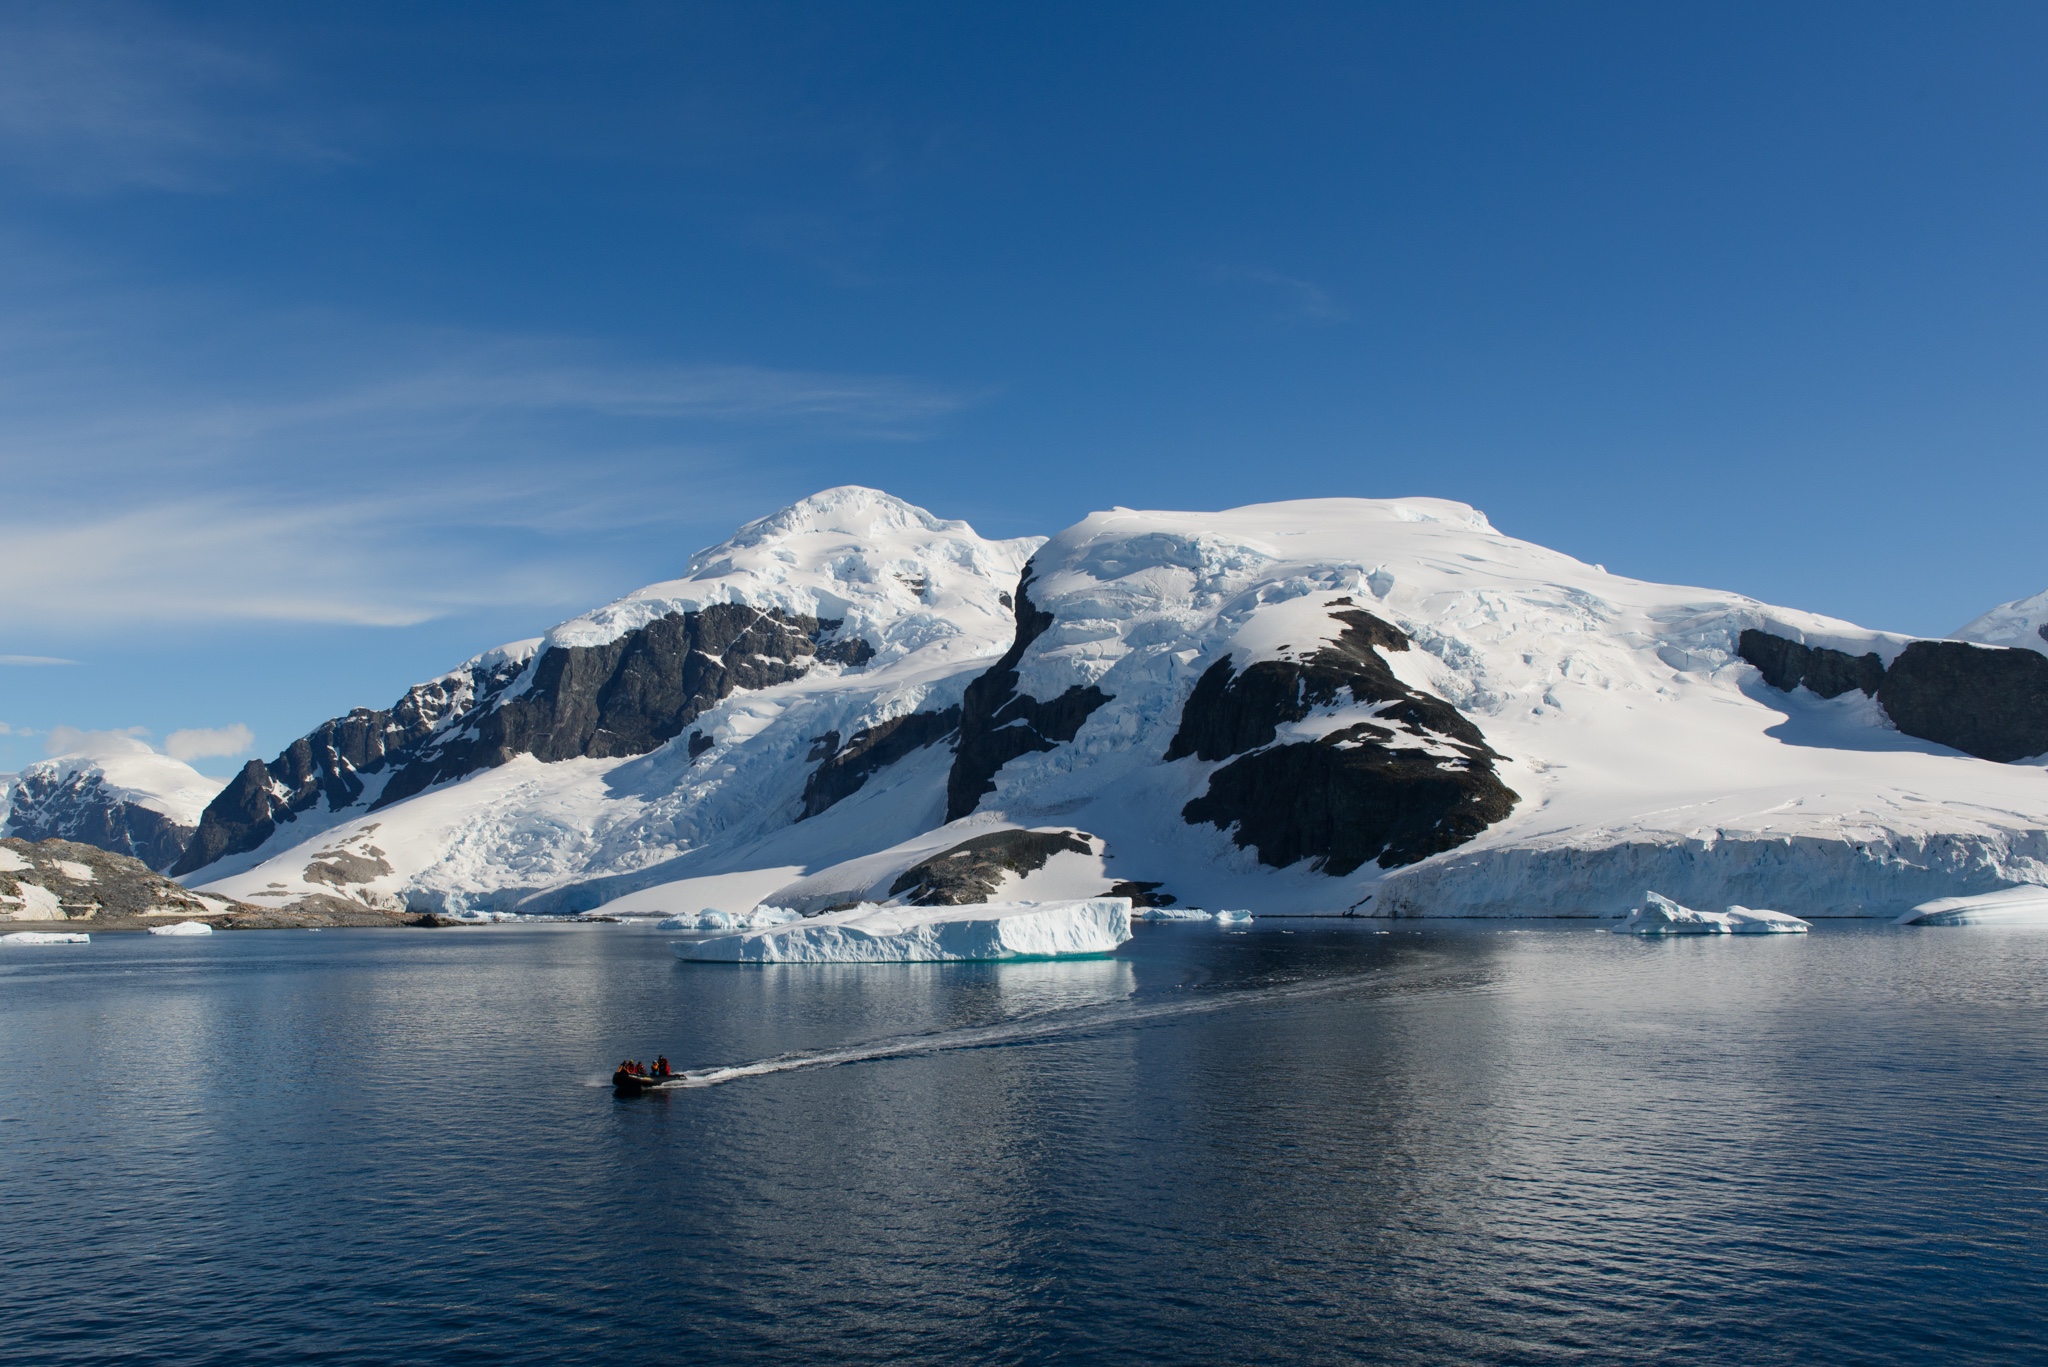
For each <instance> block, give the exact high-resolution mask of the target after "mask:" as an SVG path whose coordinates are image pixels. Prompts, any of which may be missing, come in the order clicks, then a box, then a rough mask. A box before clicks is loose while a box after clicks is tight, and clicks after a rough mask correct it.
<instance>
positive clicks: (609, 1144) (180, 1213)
mask: <svg viewBox="0 0 2048 1367" xmlns="http://www.w3.org/2000/svg"><path fill="white" fill-rule="evenodd" d="M1404 929H1405V928H1404ZM1283 930H1292V931H1294V933H1293V934H1284V935H1283V934H1282V933H1281V932H1282V931H1283ZM665 938H666V937H663V936H661V935H659V934H656V933H652V932H642V931H637V930H634V929H631V928H619V927H572V928H546V927H523V926H521V927H492V928H488V929H481V930H462V931H448V932H440V933H434V934H427V933H420V934H416V935H414V934H405V935H401V934H396V933H381V932H360V933H352V934H351V933H341V932H334V933H329V934H325V935H320V936H293V935H289V934H282V933H280V934H242V935H233V936H216V937H212V938H211V939H210V940H208V941H203V942H199V943H197V944H194V945H189V946H186V945H175V946H162V945H160V944H158V943H140V942H135V941H127V942H123V941H119V940H114V939H111V938H110V939H109V940H108V941H107V943H106V944H105V945H104V947H103V946H102V944H100V943H98V942H96V943H95V945H94V946H92V947H91V949H92V953H91V955H89V956H81V957H78V958H74V959H67V960H65V961H62V962H61V963H59V962H58V961H55V960H43V961H39V963H38V964H37V966H34V967H31V968H24V967H19V966H17V963H16V962H15V961H10V962H9V963H8V964H6V965H4V966H0V1046H4V1047H5V1048H6V1050H7V1057H8V1059H9V1060H10V1062H9V1065H8V1067H7V1068H6V1069H4V1070H0V1132H4V1136H5V1139H4V1143H5V1151H6V1152H7V1153H8V1154H9V1157H10V1168H9V1175H8V1180H7V1182H6V1183H4V1184H0V1315H4V1316H5V1317H6V1318H5V1320H4V1322H5V1323H6V1324H8V1325H9V1326H10V1328H9V1329H8V1331H7V1338H8V1339H9V1340H10V1341H9V1342H7V1343H6V1345H5V1346H6V1347H7V1348H8V1349H10V1350H12V1351H14V1352H15V1353H17V1354H19V1355H22V1356H25V1357H29V1358H33V1359H36V1360H40V1361H49V1362H65V1361H81V1362H82V1361H95V1360H100V1359H102V1358H104V1357H105V1356H106V1355H107V1353H106V1349H107V1346H108V1345H109V1344H110V1343H113V1344H118V1345H119V1346H120V1347H121V1348H122V1349H124V1350H125V1351H127V1352H130V1353H132V1354H134V1355H136V1356H138V1357H142V1358H150V1357H154V1358H158V1359H166V1360H171V1359H174V1360H179V1361H200V1362H204V1361H221V1362H230V1361H245V1360H248V1359H249V1358H251V1357H292V1356H303V1355H319V1354H325V1355H328V1356H333V1357H338V1358H341V1359H344V1360H346V1359H351V1358H353V1359H357V1360H378V1359H382V1360H394V1359H400V1358H402V1359H404V1360H408V1361H422V1362H441V1361H448V1362H454V1361H458V1360H459V1361H471V1360H475V1359H476V1358H477V1357H503V1358H516V1359H542V1358H545V1359H546V1360H549V1361H565V1362H584V1361H588V1362H607V1363H611V1362H622V1361H669V1360H675V1359H677V1358H686V1359H690V1360H704V1361H748V1360H770V1361H786V1360H790V1359H791V1358H805V1359H816V1360H836V1361H900V1360H905V1359H924V1360H932V1361H956V1360H961V1359H963V1358H965V1359H973V1358H983V1357H987V1358H998V1359H1002V1360H1015V1361H1033V1360H1049V1359H1063V1360H1064V1359H1076V1358H1079V1359H1087V1360H1102V1361H1130V1362H1169V1361H1170V1362H1188V1361H1217V1362H1241V1361H1256V1360H1271V1359H1274V1358H1281V1357H1285V1358H1297V1357H1298V1358H1308V1359H1338V1358H1344V1359H1356V1360H1371V1361H1390V1362H1418V1363H1419V1362H1437V1361H1444V1360H1453V1359H1455V1360H1463V1361H1478V1362H1527V1361H1544V1360H1553V1359H1571V1360H1574V1361H1585V1360H1620V1359H1635V1358H1651V1357H1663V1358H1681V1359H1684V1360H1687V1361H1698V1362H1709V1363H1716V1362H1722V1363H1736V1362H1751V1361H1761V1360H1791V1359H1801V1358H1804V1359H1825V1360H1831V1361H1853V1360H1870V1361H1876V1360H1898V1359H1900V1358H1902V1357H1905V1358H1909V1357H1915V1356H1921V1357H1940V1358H1942V1359H1943V1360H1946V1361H1984V1362H1990V1361H2001V1360H2013V1359H2015V1358H2019V1357H2024V1356H2028V1355H2029V1354H2033V1355H2038V1354H2039V1352H2040V1350H2041V1348H2042V1347H2043V1345H2042V1344H2041V1342H2040V1338H2041V1334H2040V1331H2039V1330H2038V1329H2037V1328H2036V1327H2035V1320H2034V1316H2033V1313H2032V1306H2033V1305H2034V1304H2036V1303H2037V1301H2038V1298H2039V1295H2040V1293H2041V1292H2042V1291H2043V1290H2044V1289H2048V1287H2044V1285H2043V1283H2044V1281H2048V1260H2044V1255H2043V1254H2042V1252H2041V1251H2040V1250H2041V1241H2040V1240H2039V1238H2038V1233H2039V1231H2040V1229H2041V1228H2042V1226H2043V1224H2044V1215H2048V1210H2044V1204H2048V1202H2044V1196H2043V1190H2044V1184H2043V1172H2044V1162H2048V1141H2044V1139H2043V1136H2044V1135H2048V1126H2044V1125H2043V1124H2042V1123H2041V1122H2042V1121H2043V1120H2044V1119H2048V1117H2044V1115H2043V1109H2044V1108H2043V1106H2042V1104H2041V1102H2040V1100H2039V1099H2038V1090H2037V1086H2036V1083H2037V1080H2038V1078H2039V1076H2040V1075H2041V1068H2042V1065H2043V1064H2044V1063H2048V1032H2044V1031H2043V1030H2042V1028H2041V1027H2042V1025H2043V1024H2044V1023H2048V986H2044V985H2048V937H2018V936H2006V935H1999V934H1995V933H1994V934H1989V935H1980V934H1978V933H1976V932H1967V931H1962V932H1951V931H1936V932H1918V933H1911V932H1895V931H1887V930H1878V929H1867V930H1866V929H1857V930H1838V929H1833V928H1826V929H1823V930H1822V931H1818V932H1816V933H1815V934H1813V935H1811V936H1801V937H1759V938H1756V939H1745V940H1732V939H1725V940H1724V939H1700V940H1674V941H1661V942H1658V941H1652V942H1643V941H1638V940H1634V939H1625V938H1621V937H1615V936H1608V935H1602V934H1596V933H1594V932H1592V931H1590V930H1588V929H1586V928H1583V927H1571V928H1565V929H1552V930H1543V931H1538V932H1536V933H1512V932H1511V931H1508V930H1503V929H1501V928H1498V927H1444V928H1434V927H1426V928H1423V929H1422V930H1421V931H1420V932H1419V933H1418V932H1413V931H1411V932H1409V933H1404V934H1396V935H1386V936H1379V935H1374V934H1373V933H1371V928H1370V927H1359V926H1342V925H1313V924H1304V923H1290V924H1286V925H1281V924H1275V923H1260V924H1258V925H1256V926H1255V927H1254V929H1253V933H1251V934H1249V935H1244V936H1225V935H1221V934H1219V933H1217V932H1216V930H1215V929H1214V928H1213V927H1208V928H1205V927H1197V926H1170V925H1169V926H1161V927H1148V928H1146V929H1145V930H1143V931H1142V932H1141V933H1140V936H1139V938H1138V939H1137V940H1135V941H1133V942H1132V943H1131V944H1130V945H1129V946H1127V947H1126V950H1125V952H1124V953H1122V954H1121V955H1119V956H1118V957H1116V958H1114V959H1099V960H1080V961H1066V962H1040V963H1015V964H999V965H962V964H953V965H914V966H904V965H889V966H807V965H780V966H774V967H770V968H746V967H729V966H723V965H697V964H679V963H677V962H676V961H675V960H674V959H673V958H672V957H671V956H670V955H669V954H668V953H667V951H666V947H665ZM1033 1022H1036V1024H1031V1023H1033ZM1027 1027H1028V1028H1027ZM977 1031H979V1032H983V1033H982V1034H980V1035H976V1034H975V1033H974V1032H977ZM991 1032H993V1033H991ZM1005 1032H1007V1033H1005ZM906 1036H921V1037H924V1038H926V1039H927V1040H928V1041H938V1044H936V1045H934V1046H932V1047H929V1048H925V1049H923V1050H922V1051H921V1052H909V1051H898V1052H896V1053H893V1054H891V1055H889V1056H887V1057H875V1058H870V1059H869V1060H868V1061H865V1062H856V1063H850V1064H846V1065H844V1066H831V1067H817V1068H809V1069H802V1070H798V1071H792V1072H784V1073H778V1074H773V1075H762V1076H749V1077H745V1078H741V1079H738V1080H735V1081H733V1082H731V1083H729V1084H728V1085H722V1086H715V1087H710V1088H707V1089H703V1090H699V1091H691V1092H676V1093H668V1094H661V1095H657V1096H651V1097H643V1098H637V1099H629V1100H617V1099H614V1098H613V1097H612V1096H611V1094H610V1091H609V1089H608V1088H606V1087H605V1086H603V1079H604V1076H605V1073H606V1071H607V1070H608V1069H609V1066H610V1065H611V1063H613V1062H615V1061H616V1060H617V1059H618V1058H620V1057H623V1056H626V1055H628V1054H630V1055H633V1056H636V1057H650V1056H652V1054H654V1053H655V1052H658V1051H659V1052H666V1053H667V1054H668V1055H669V1057H670V1058H671V1059H672V1060H674V1061H675V1062H676V1063H677V1064H678V1065H679V1066H685V1067H694V1066H708V1065H725V1064H735V1063H745V1062H748V1061H758V1060H763V1059H768V1058H771V1057H774V1056H776V1055H779V1054H785V1053H790V1052H798V1051H817V1050H834V1049H843V1048H845V1047H846V1046H848V1045H849V1044H860V1043H862V1042H872V1041H878V1040H889V1039H895V1038H900V1037H906ZM998 1036H1000V1037H1001V1038H1002V1039H1003V1040H1004V1041H1006V1042H1002V1043H991V1042H990V1041H991V1040H994V1039H996V1038H997V1037H998ZM960 1046H971V1047H960ZM138 1060H146V1061H147V1066H146V1067H137V1066H136V1064H137V1061H138ZM81 1285H99V1286H105V1285H119V1286H121V1287H122V1288H123V1294H122V1295H121V1296H120V1297H112V1298H85V1299H83V1300H81V1299H80V1298H78V1297H76V1296H73V1295H70V1294H68V1291H69V1289H70V1288H75V1287H78V1286H81ZM52 1306H57V1307H59V1309H58V1310H57V1311H55V1312H54V1313H53V1312H52V1310H51V1307H52Z"/></svg>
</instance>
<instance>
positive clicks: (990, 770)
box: [946, 565, 1110, 821]
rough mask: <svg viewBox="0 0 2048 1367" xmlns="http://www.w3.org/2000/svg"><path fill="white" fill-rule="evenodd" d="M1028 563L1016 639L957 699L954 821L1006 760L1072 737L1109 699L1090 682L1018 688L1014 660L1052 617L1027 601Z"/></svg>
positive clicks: (950, 807)
mask: <svg viewBox="0 0 2048 1367" xmlns="http://www.w3.org/2000/svg"><path fill="white" fill-rule="evenodd" d="M1030 588H1031V567H1030V566H1028V565H1027V566H1025V569H1024V578H1023V581H1022V582H1021V583H1019V584H1018V586H1017V595H1016V613H1017V637H1016V640H1015V641H1013V642H1012V643H1011V645H1010V648H1009V650H1007V651H1005V652H1004V654H1003V657H1002V659H1000V660H998V661H996V662H995V664H994V665H993V666H991V667H990V669H989V671H988V672H987V673H986V674H983V675H982V676H981V677H980V678H978V679H976V680H975V681H974V682H973V683H971V684H969V685H967V693H966V696H965V697H964V698H963V699H962V701H961V711H960V741H959V744H958V745H957V746H956V747H955V750H954V758H953V771H952V773H951V775H950V776H949V777H948V778H947V780H946V819H947V820H948V821H957V820H959V819H960V818H961V817H963V816H966V815H967V814H968V813H970V812H972V811H973V810H974V809H975V807H976V806H977V805H978V804H979V803H980V802H981V799H982V798H983V797H984V796H986V795H987V794H989V793H992V792H994V791H995V786H996V785H995V776H996V772H997V771H998V770H1000V769H1001V768H1002V767H1003V766H1004V765H1005V764H1008V763H1009V762H1010V761H1011V760H1013V759H1017V758H1019V757H1021V756H1023V755H1028V754H1031V753H1032V752H1033V751H1045V750H1050V749H1052V748H1053V747H1054V746H1057V745H1060V744H1062V743H1064V742H1066V741H1070V740H1072V739H1073V738H1074V737H1075V735H1076V734H1078V733H1079V732H1080V730H1081V724H1082V723H1083V722H1085V721H1087V720H1088V717H1089V715H1090V714H1091V713H1093V712H1094V711H1095V710H1096V709H1097V708H1099V707H1101V706H1102V705H1103V704H1104V703H1106V702H1108V701H1109V700H1110V697H1109V695H1108V694H1107V693H1104V692H1103V691H1102V690H1101V689H1100V688H1097V687H1095V686H1094V685H1093V684H1074V685H1072V686H1071V687H1069V688H1067V689H1066V690H1065V691H1063V692H1061V693H1060V694H1058V695H1057V696H1056V697H1053V698H1050V699H1047V700H1046V701H1044V702H1040V701H1039V700H1038V699H1037V698H1034V697H1032V696H1031V695H1030V694H1028V693H1024V692H1021V691H1019V689H1018V687H1017V680H1018V674H1017V663H1018V661H1019V660H1021V659H1022V658H1023V657H1024V652H1025V651H1026V650H1028V649H1030V647H1031V643H1032V642H1033V641H1036V640H1037V639H1038V638H1039V637H1040V636H1042V635H1043V634H1044V633H1045V630H1046V628H1048V627H1050V626H1051V625H1052V624H1053V615H1052V614H1051V613H1049V612H1045V611H1042V610H1040V609H1039V608H1038V607H1036V606H1034V605H1033V603H1032V601H1031V594H1030Z"/></svg>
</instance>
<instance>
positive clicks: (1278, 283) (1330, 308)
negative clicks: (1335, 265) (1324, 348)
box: [1211, 266, 1351, 323]
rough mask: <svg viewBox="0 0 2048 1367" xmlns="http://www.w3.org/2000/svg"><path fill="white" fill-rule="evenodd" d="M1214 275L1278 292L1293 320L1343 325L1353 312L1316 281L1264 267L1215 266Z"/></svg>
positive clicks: (1221, 278)
mask: <svg viewBox="0 0 2048 1367" xmlns="http://www.w3.org/2000/svg"><path fill="white" fill-rule="evenodd" d="M1211 273H1212V274H1213V275H1214V276H1215V278H1216V279H1218V280H1230V281H1243V282H1245V283H1247V284H1253V285H1262V286H1265V287H1266V288H1267V289H1269V290H1272V291H1275V292H1277V293H1278V294H1279V296H1280V298H1281V299H1282V301H1283V302H1284V306H1285V311H1286V316H1288V317H1290V318H1294V319H1299V320H1302V321H1305V322H1315V323H1343V322H1348V321H1349V320H1350V318H1351V310H1349V309H1347V308H1345V307H1344V306H1343V305H1342V304H1341V303H1339V302H1338V301H1337V299H1336V297H1335V296H1334V295H1332V294H1331V293H1330V292H1329V291H1328V290H1326V289H1324V288H1323V287H1322V286H1321V285H1318V284H1317V283H1315V281H1313V280H1303V279H1300V278H1299V277H1296V276H1292V275H1282V274H1281V273H1280V272H1279V271H1276V270H1270V269H1268V268H1267V267H1264V266H1216V267H1213V268H1212V271H1211Z"/></svg>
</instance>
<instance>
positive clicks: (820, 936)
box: [675, 897, 1131, 964]
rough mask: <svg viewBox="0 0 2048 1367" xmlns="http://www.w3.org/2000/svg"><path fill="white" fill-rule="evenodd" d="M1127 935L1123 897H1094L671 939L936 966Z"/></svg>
mask: <svg viewBox="0 0 2048 1367" xmlns="http://www.w3.org/2000/svg"><path fill="white" fill-rule="evenodd" d="M1130 938H1131V904H1130V900H1129V899H1128V898H1123V897H1098V898H1091V899H1088V900H1084V901H1071V902H1007V903H1003V902H997V903H980V904H977V905H973V906H959V907H877V906H872V905H864V906H858V907H852V908H849V909H847V910H845V911H837V912H828V913H826V914H824V915H822V916H816V917H812V918H810V919H807V920H802V921H795V922H791V923H789V924H787V925H780V926H773V927H770V928H769V929H766V930H750V931H748V932H746V933H745V934H742V935H725V936H720V937H718V938H716V939H711V940H695V941H692V940H678V941H676V943H675V953H676V957H677V958H680V959H689V960H693V961H696V962H701V963H753V964H872V963H905V964H908V963H939V962H946V961H983V960H991V959H1058V958H1068V957H1072V956H1075V955H1084V954H1107V953H1109V952H1111V951H1112V950H1114V949H1115V948H1116V947H1117V946H1118V945H1120V944H1122V943H1123V942H1124V941H1126V940H1128V939H1130Z"/></svg>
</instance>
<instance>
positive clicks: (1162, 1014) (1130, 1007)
mask: <svg viewBox="0 0 2048 1367" xmlns="http://www.w3.org/2000/svg"><path fill="white" fill-rule="evenodd" d="M1409 976H1411V975H1410V974H1406V973H1401V974H1396V973H1390V972H1388V971H1386V970H1383V969H1381V970H1373V971H1370V972H1365V973H1355V974H1346V975H1344V976H1342V977H1335V978H1316V979H1311V980H1308V981H1301V980H1295V981H1290V982H1284V983H1272V984H1268V985H1266V986H1262V987H1236V988H1198V989H1194V990H1191V991H1187V992H1182V993H1178V994H1176V995H1175V996H1173V997H1172V998H1171V999H1170V1000H1166V1001H1143V1000H1131V999H1127V1000H1124V1001H1120V1002H1114V1003H1109V1004H1105V1005H1102V1006H1083V1007H1065V1008H1062V1009H1059V1010H1055V1011H1045V1012H1040V1013H1036V1014H1033V1015H1028V1016H1018V1017H1012V1018H1011V1019H1009V1020H1005V1021H999V1022H997V1023H995V1024H992V1025H972V1026H963V1027H960V1028H958V1029H953V1030H932V1031H927V1032H925V1033H923V1034H917V1035H897V1036H894V1037H892V1038H888V1039H879V1040H870V1041H868V1042H866V1043H863V1044H849V1045H847V1046H845V1047H844V1048H840V1049H818V1050H803V1051H799V1052H796V1053H789V1054H777V1055H776V1056H775V1057H774V1058H765V1059H760V1060H757V1061H755V1062H753V1063H733V1064H727V1065H725V1066H723V1067H716V1068H690V1069H686V1070H684V1071H683V1072H680V1073H678V1074H676V1076H675V1079H674V1081H672V1082H667V1083H664V1084H663V1085H662V1088H661V1090H673V1089H677V1088H695V1087H717V1086H721V1085H723V1084H724V1083H728V1082H738V1081H740V1080H741V1079H742V1078H750V1077H766V1076H768V1075H769V1074H771V1073H793V1072H796V1071H798V1070H799V1069H804V1068H836V1067H839V1066H840V1065H841V1064H847V1063H870V1062H873V1061H875V1060H877V1059H890V1058H911V1057H915V1056H918V1055H923V1054H939V1053H946V1052H949V1051H951V1050H955V1049H987V1048H993V1047H996V1046H999V1045H1006V1044H1028V1043H1032V1042H1035V1041H1038V1040H1049V1039H1062V1038H1070V1037H1076V1036H1084V1035H1088V1034H1092V1033H1095V1032H1098V1031H1104V1030H1113V1029H1121V1028H1125V1027H1128V1026H1133V1025H1145V1024H1149V1023H1151V1022H1154V1021H1164V1020H1174V1019H1178V1018H1181V1017H1185V1016H1199V1015H1205V1014H1208V1013H1211V1012H1216V1011H1232V1010H1244V1009H1247V1008H1252V1007H1272V1006H1283V1005H1291V1004H1293V1003H1295V1002H1301V1001H1308V1000H1313V999H1315V998H1318V997H1334V996H1340V995H1343V994H1345V993H1350V992H1357V991H1359V990H1360V989H1361V988H1366V987H1377V986H1383V985H1387V984H1389V983H1390V982H1391V981H1392V980H1393V979H1395V978H1397V977H1399V978H1406V977H1409Z"/></svg>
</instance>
